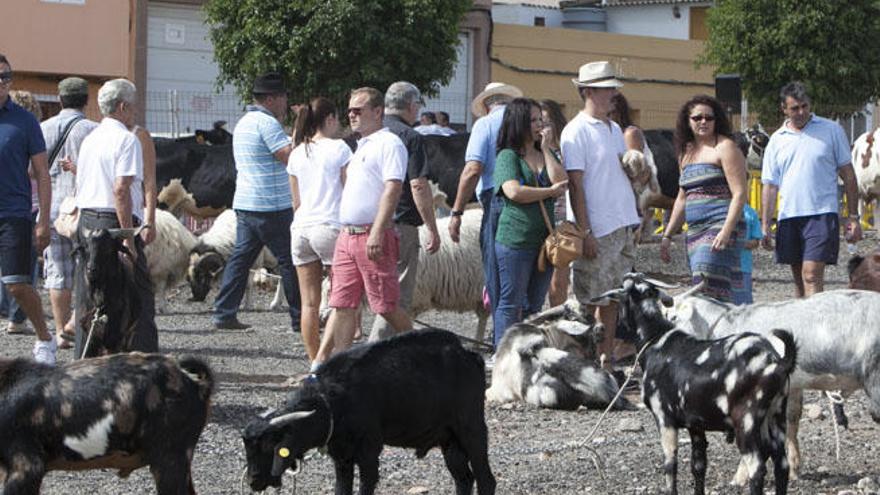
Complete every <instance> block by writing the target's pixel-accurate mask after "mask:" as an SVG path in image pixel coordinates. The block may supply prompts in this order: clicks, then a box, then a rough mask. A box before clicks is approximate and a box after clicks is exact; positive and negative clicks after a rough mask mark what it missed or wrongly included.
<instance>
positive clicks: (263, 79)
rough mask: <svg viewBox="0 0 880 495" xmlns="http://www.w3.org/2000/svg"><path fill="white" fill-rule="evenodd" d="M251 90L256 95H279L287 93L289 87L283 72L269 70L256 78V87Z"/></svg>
mask: <svg viewBox="0 0 880 495" xmlns="http://www.w3.org/2000/svg"><path fill="white" fill-rule="evenodd" d="M251 92H252V93H253V94H255V95H279V94H286V93H287V88H286V87H285V86H284V79H282V77H281V74H279V73H277V72H267V73H265V74H263V75H260V76H257V78H256V79H254V89H253V90H252V91H251Z"/></svg>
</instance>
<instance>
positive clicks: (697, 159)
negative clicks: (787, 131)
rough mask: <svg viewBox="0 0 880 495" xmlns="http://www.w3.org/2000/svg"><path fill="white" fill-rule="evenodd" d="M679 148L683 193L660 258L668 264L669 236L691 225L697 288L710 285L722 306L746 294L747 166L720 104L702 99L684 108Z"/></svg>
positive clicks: (707, 289) (691, 254)
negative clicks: (742, 258)
mask: <svg viewBox="0 0 880 495" xmlns="http://www.w3.org/2000/svg"><path fill="white" fill-rule="evenodd" d="M675 149H676V151H677V152H678V156H679V167H680V169H681V178H680V179H679V186H680V188H679V191H678V197H677V198H676V199H675V205H674V206H673V208H672V215H671V217H670V220H669V223H668V224H667V226H666V230H665V232H664V233H663V239H662V240H661V241H660V257H661V259H662V260H663V261H664V262H665V263H669V261H670V260H671V257H670V254H669V247H670V245H671V240H670V235H671V234H673V233H675V232H676V231H677V230H678V229H679V228H680V227H681V225H682V223H683V222H685V221H686V222H687V224H688V231H687V237H686V241H687V250H688V261H689V263H690V268H691V275H692V277H693V279H692V281H693V283H694V284H698V283H700V282H702V281H705V285H704V287H703V289H702V290H703V292H704V293H706V294H707V295H709V296H711V297H714V298H715V299H718V300H720V301H727V302H730V301H733V299H734V294H735V292H737V291H740V290H742V271H741V267H740V253H741V250H742V248H743V244H744V242H745V222H744V221H743V216H742V210H743V206H744V205H745V202H746V163H745V157H743V155H742V152H740V150H739V148H738V147H737V146H736V143H735V142H734V140H733V133H732V130H731V125H730V121H729V120H728V118H727V114H726V113H725V112H724V108H723V107H722V106H721V104H720V103H719V102H718V100H716V99H715V98H712V97H711V96H706V95H700V96H695V97H694V98H691V99H690V100H689V101H688V102H687V103H685V104H684V105H683V106H682V107H681V110H680V111H679V113H678V120H677V122H676V126H675Z"/></svg>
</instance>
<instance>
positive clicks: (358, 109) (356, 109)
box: [347, 107, 364, 117]
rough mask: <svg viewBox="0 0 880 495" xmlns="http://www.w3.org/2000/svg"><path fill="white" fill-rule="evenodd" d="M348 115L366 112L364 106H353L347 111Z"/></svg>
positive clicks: (358, 114)
mask: <svg viewBox="0 0 880 495" xmlns="http://www.w3.org/2000/svg"><path fill="white" fill-rule="evenodd" d="M347 113H348V115H354V116H356V117H357V116H360V114H362V113H364V107H351V108H349V109H348V111H347Z"/></svg>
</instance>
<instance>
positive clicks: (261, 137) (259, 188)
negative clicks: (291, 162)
mask: <svg viewBox="0 0 880 495" xmlns="http://www.w3.org/2000/svg"><path fill="white" fill-rule="evenodd" d="M289 144H290V137H289V136H287V134H285V133H284V129H283V128H282V127H281V124H280V123H279V122H278V119H276V118H275V116H274V115H272V114H271V113H270V112H269V111H268V110H266V109H265V108H263V107H261V106H259V105H248V106H247V113H246V114H244V117H242V118H241V120H239V121H238V123H237V124H236V125H235V132H234V133H233V134H232V154H233V156H234V157H235V169H236V170H237V171H238V176H237V177H236V179H235V198H234V199H233V200H232V207H233V208H234V209H236V210H245V211H279V210H286V209H288V208H291V207H292V205H293V200H292V198H291V196H290V181H289V179H288V176H287V164H286V163H281V162H279V161H278V160H276V159H275V152H276V151H278V150H280V149H281V148H283V147H285V146H287V145H289Z"/></svg>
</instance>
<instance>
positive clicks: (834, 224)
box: [776, 213, 840, 265]
mask: <svg viewBox="0 0 880 495" xmlns="http://www.w3.org/2000/svg"><path fill="white" fill-rule="evenodd" d="M839 251H840V218H839V217H838V216H837V213H823V214H820V215H810V216H806V217H794V218H786V219H785V220H780V221H779V224H778V225H777V226H776V262H777V263H783V264H786V265H795V264H798V263H801V262H804V261H820V262H823V263H825V264H828V265H836V264H837V255H838V252H839Z"/></svg>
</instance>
